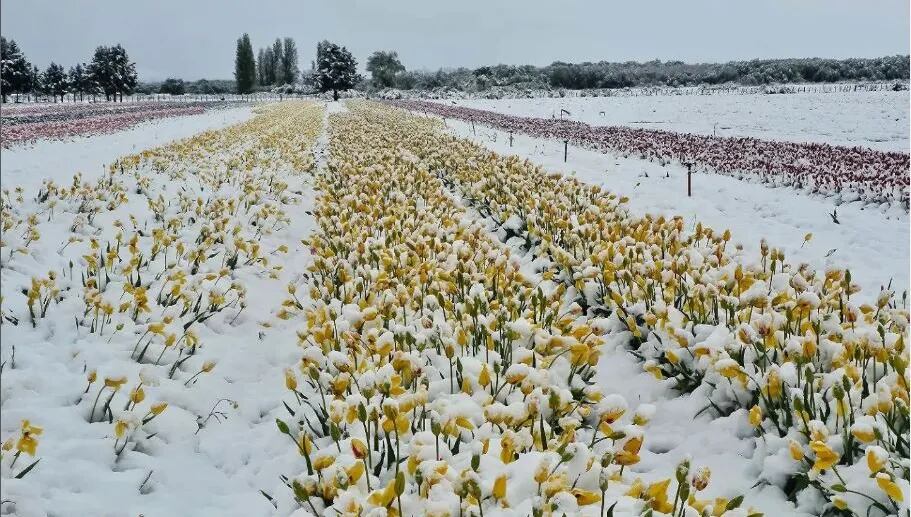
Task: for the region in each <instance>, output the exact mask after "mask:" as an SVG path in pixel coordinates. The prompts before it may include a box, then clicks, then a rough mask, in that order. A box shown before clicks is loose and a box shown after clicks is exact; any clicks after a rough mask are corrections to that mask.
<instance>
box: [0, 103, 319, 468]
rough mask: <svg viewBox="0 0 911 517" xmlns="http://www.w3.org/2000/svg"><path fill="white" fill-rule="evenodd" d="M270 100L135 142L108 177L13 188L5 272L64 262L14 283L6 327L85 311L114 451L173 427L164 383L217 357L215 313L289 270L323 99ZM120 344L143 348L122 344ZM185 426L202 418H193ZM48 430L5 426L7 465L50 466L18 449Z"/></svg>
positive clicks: (8, 275)
mask: <svg viewBox="0 0 911 517" xmlns="http://www.w3.org/2000/svg"><path fill="white" fill-rule="evenodd" d="M260 111H261V112H260V114H259V116H257V117H255V118H254V119H252V120H250V121H248V122H245V123H243V124H238V125H236V126H231V127H229V128H226V129H223V130H218V131H208V132H205V133H201V134H199V135H197V136H194V137H192V138H188V139H186V140H182V141H178V142H175V143H173V144H169V145H166V146H163V147H160V148H157V149H152V150H149V151H143V152H141V153H139V154H136V155H130V156H126V157H123V158H121V159H119V160H117V161H116V162H114V163H113V164H111V165H110V167H109V168H108V170H107V171H106V174H105V175H104V176H103V177H102V178H100V179H98V180H97V181H85V180H83V179H82V177H81V176H80V175H76V176H75V177H74V178H73V181H72V183H71V184H68V185H67V184H58V183H56V182H53V181H45V182H44V184H43V186H42V187H41V189H40V191H39V192H37V194H36V196H35V198H34V199H27V198H26V197H25V193H24V192H23V190H22V189H20V188H17V189H14V190H12V191H10V190H4V191H3V196H2V207H0V208H2V216H3V227H2V229H3V232H2V240H0V269H2V273H3V275H4V277H3V278H4V283H6V282H11V283H15V282H16V279H17V278H19V277H20V276H21V272H22V271H27V270H29V267H30V265H31V264H34V263H36V262H38V263H41V264H42V265H44V266H45V267H47V266H48V265H50V267H51V270H50V271H49V272H48V274H47V275H46V276H38V277H33V278H32V279H31V281H30V283H29V284H28V285H27V286H25V287H24V288H23V289H22V291H21V293H20V292H17V290H16V289H14V288H10V289H9V290H6V289H4V299H3V308H2V324H3V327H4V336H30V335H33V333H26V332H22V331H21V330H20V329H12V328H11V327H20V328H21V327H35V328H36V329H37V332H38V333H39V334H47V335H54V334H58V333H59V328H60V325H59V323H57V322H59V321H64V322H67V323H68V324H69V325H70V326H71V327H72V326H75V334H73V336H72V341H74V342H75V346H77V347H82V348H77V350H78V351H77V352H76V353H74V357H80V358H81V357H83V356H85V357H89V358H95V359H96V360H97V361H98V362H99V363H101V364H100V365H99V366H98V367H96V365H94V364H91V363H90V362H89V360H90V359H89V360H86V361H85V363H83V364H82V366H83V371H84V372H85V383H84V384H81V385H79V386H73V395H74V399H75V400H76V405H77V406H78V407H79V411H80V412H81V413H82V414H83V416H84V417H85V419H86V421H87V422H88V423H89V424H95V423H103V425H107V426H110V433H109V434H108V435H107V436H108V437H109V439H110V441H111V444H112V445H111V447H112V450H113V452H114V455H115V458H117V459H115V461H118V460H119V458H120V457H121V456H122V455H124V454H130V453H131V451H133V450H135V449H137V448H143V447H147V446H153V447H154V446H155V444H156V443H166V442H167V440H165V442H161V441H160V440H161V438H157V437H156V435H157V434H158V433H159V431H160V429H157V428H156V427H155V426H156V422H154V420H155V419H156V418H157V417H158V416H159V415H161V414H162V413H163V412H165V410H166V409H167V408H168V404H169V401H168V400H164V396H163V394H164V393H171V394H172V395H173V393H175V392H177V393H179V392H180V391H183V390H186V389H191V388H192V387H193V386H194V385H195V384H196V383H197V382H199V380H200V379H201V378H202V377H203V376H205V375H207V374H209V373H210V372H212V371H213V370H214V369H215V368H216V366H217V362H218V360H219V357H218V356H217V355H215V354H213V353H212V352H210V351H209V350H210V348H207V347H205V343H204V341H205V340H206V338H211V337H212V336H217V334H218V332H216V331H215V330H213V329H211V328H209V327H208V325H209V324H210V323H212V322H215V323H216V325H217V326H218V327H224V326H230V325H232V324H233V323H234V322H235V321H236V320H237V319H238V318H239V317H241V315H242V313H243V311H244V309H245V308H246V307H247V281H248V280H250V279H260V278H261V279H267V281H277V280H275V279H277V277H278V275H279V273H280V272H281V270H282V265H281V262H282V260H281V257H282V256H283V255H284V254H285V253H287V252H288V247H287V245H286V244H285V238H284V237H280V235H279V234H281V232H283V231H284V230H285V229H286V228H287V226H288V224H289V223H290V219H289V216H288V214H287V210H288V208H289V207H290V206H293V205H297V204H299V203H300V192H294V191H291V190H290V189H289V183H288V182H289V181H290V180H291V178H295V177H299V178H303V173H305V172H307V171H309V170H310V169H311V168H312V167H313V163H314V162H313V159H312V157H311V156H310V155H309V154H306V153H301V149H302V148H304V149H310V148H311V147H312V146H313V144H314V142H315V141H316V138H317V136H318V134H319V131H320V128H321V124H322V108H321V107H319V106H318V105H315V104H310V103H297V102H292V103H283V104H281V105H275V106H270V107H267V108H260ZM61 228H66V229H67V230H68V231H64V235H68V237H65V241H64V242H59V243H55V242H46V241H45V240H43V239H42V236H41V234H42V233H43V230H48V231H50V230H56V232H55V233H59V230H60V229H61ZM54 329H57V330H56V332H55V330H54ZM64 335H66V334H64ZM7 343H12V344H11V346H12V347H13V348H12V354H11V357H12V358H13V359H12V360H9V361H5V362H4V363H3V368H10V369H15V368H16V367H17V366H16V364H15V346H17V345H21V343H15V342H13V341H12V340H10V341H7V340H6V337H4V345H7ZM31 345H32V346H39V344H34V343H32V344H31ZM5 348H6V350H7V351H8V350H9V348H8V347H5ZM216 348H217V347H216ZM100 350H107V353H104V352H100ZM121 357H128V358H129V360H130V361H111V360H109V359H108V358H121ZM80 362H82V361H81V360H80ZM115 368H116V369H115ZM7 375H9V374H7ZM229 402H230V401H229ZM206 403H208V402H206ZM188 410H189V409H187V411H188ZM182 411H183V410H182ZM213 415H215V417H216V419H217V418H220V416H224V413H223V412H219V411H217V408H213V409H212V413H210V415H209V418H205V419H202V418H201V419H200V421H199V422H198V423H197V424H198V429H202V427H203V426H204V425H206V422H208V421H209V420H210V418H211V417H212V416H213ZM203 416H204V415H203ZM186 429H189V430H190V431H191V433H192V431H193V430H198V429H197V427H196V425H194V422H193V421H192V420H191V421H190V426H189V427H186ZM57 431H58V432H61V430H57ZM41 433H42V429H41V428H40V427H38V426H36V425H33V424H32V423H31V422H28V421H26V422H23V424H22V427H21V430H20V431H19V433H18V435H17V436H15V437H12V438H10V439H9V440H8V441H6V442H4V445H3V451H4V452H3V475H4V476H5V477H20V478H21V477H24V476H25V475H26V474H28V473H29V470H30V469H32V468H41V466H40V465H39V466H37V467H35V465H36V464H37V461H35V462H34V463H32V464H24V463H23V460H21V459H19V457H20V456H21V455H22V454H26V455H32V456H34V455H36V454H37V446H38V443H37V442H38V437H39V436H40V435H41ZM7 451H9V456H8V455H7ZM8 457H9V460H8V459H7V458H8ZM22 467H27V469H28V470H22ZM47 468H62V466H61V465H57V466H52V465H47Z"/></svg>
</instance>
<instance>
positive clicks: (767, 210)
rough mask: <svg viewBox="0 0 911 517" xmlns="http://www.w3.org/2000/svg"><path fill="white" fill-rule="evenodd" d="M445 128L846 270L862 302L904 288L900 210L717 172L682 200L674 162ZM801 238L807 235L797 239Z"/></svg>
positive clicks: (905, 251)
mask: <svg viewBox="0 0 911 517" xmlns="http://www.w3.org/2000/svg"><path fill="white" fill-rule="evenodd" d="M826 95H829V94H826ZM680 98H681V99H688V98H691V97H680ZM738 98H742V97H738ZM533 100H535V101H537V100H541V99H533ZM543 100H548V99H543ZM598 100H601V99H598ZM500 102H504V103H506V102H515V100H510V101H500ZM905 116H907V113H905ZM446 124H447V127H448V128H449V131H450V133H452V134H454V135H456V136H460V137H465V138H470V139H472V140H474V141H475V142H477V143H479V144H481V145H484V146H485V147H487V148H489V149H491V150H492V151H496V152H498V153H501V154H516V155H519V156H523V157H525V158H528V159H530V160H531V161H532V162H534V163H536V164H538V165H541V166H543V167H545V168H546V169H547V170H549V171H554V172H557V171H559V172H563V173H566V174H572V175H574V176H575V177H576V178H578V179H580V180H582V181H586V182H589V183H594V184H598V185H602V186H604V187H605V188H606V189H608V190H610V191H613V192H617V193H618V194H622V195H626V196H628V197H629V198H630V200H629V206H630V208H631V209H632V210H633V211H635V212H637V213H640V214H644V213H653V214H664V215H668V216H671V215H681V216H683V217H684V218H685V219H686V221H687V222H688V224H692V225H695V224H696V223H697V222H702V223H703V224H707V225H708V226H710V227H712V228H715V229H716V230H719V231H723V230H724V229H730V230H731V233H732V235H733V241H734V242H735V243H736V242H739V243H740V244H742V245H743V247H744V249H745V250H746V251H747V252H756V253H758V250H759V246H760V240H761V239H763V238H765V239H766V240H767V241H768V243H769V246H772V247H778V248H781V249H782V250H783V251H784V252H785V257H786V258H787V259H788V260H790V261H796V262H806V263H808V264H810V265H812V266H814V267H816V268H819V269H822V268H825V267H826V266H828V265H834V266H839V267H847V268H849V269H850V270H851V275H852V278H853V280H854V281H855V282H857V283H858V284H860V285H861V286H862V287H863V288H864V291H862V293H861V294H862V295H863V296H864V297H865V298H868V299H869V300H875V299H876V295H877V293H878V291H879V289H880V286H886V285H888V284H889V283H890V281H891V289H892V290H893V291H895V292H896V293H899V295H900V293H901V292H902V291H903V290H908V289H909V281H911V278H909V275H911V272H909V267H911V266H909V254H911V245H909V219H908V214H907V213H906V212H904V210H902V209H901V208H900V207H894V206H893V207H890V208H885V207H882V208H879V207H873V206H870V205H867V206H863V205H861V204H860V203H846V204H842V205H840V206H838V207H836V206H835V205H834V204H833V202H832V200H831V199H827V198H825V197H820V196H813V195H810V194H804V193H800V192H797V191H795V190H794V189H791V188H787V187H782V188H771V187H768V186H766V185H764V184H761V183H752V182H748V181H740V180H737V179H735V178H732V177H727V176H721V175H717V174H694V175H693V178H692V182H693V197H687V196H686V181H687V178H686V174H687V171H686V168H685V167H683V166H681V165H667V166H662V165H661V164H659V163H657V162H649V161H644V160H640V159H638V158H622V157H619V156H614V155H611V154H603V153H600V152H596V151H590V150H587V149H584V148H580V147H575V146H569V149H568V159H567V161H566V162H564V161H563V151H564V149H563V142H560V141H555V140H545V139H537V138H529V137H526V136H524V135H513V144H512V146H510V143H509V134H507V133H505V132H502V131H496V130H493V129H490V128H487V127H480V126H477V127H476V128H475V130H474V132H473V131H472V128H471V124H469V123H465V122H462V121H458V120H452V119H447V120H446ZM833 211H837V214H836V215H837V218H838V220H839V224H835V223H834V222H833V220H832V217H831V216H830V214H831V213H833ZM808 233H811V234H812V237H811V239H810V240H809V241H807V242H804V238H805V237H806V236H807V234H808ZM754 255H755V254H754Z"/></svg>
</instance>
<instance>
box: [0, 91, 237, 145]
mask: <svg viewBox="0 0 911 517" xmlns="http://www.w3.org/2000/svg"><path fill="white" fill-rule="evenodd" d="M241 105H243V103H242V102H214V101H212V102H167V103H159V102H146V103H127V104H124V103H81V102H80V103H76V102H72V103H60V104H57V103H54V104H22V105H13V106H4V108H3V111H2V114H0V121H2V126H0V144H2V147H3V148H11V147H15V146H22V145H28V144H29V143H30V142H36V141H41V140H66V139H72V138H74V137H80V136H89V135H96V134H109V133H116V132H119V131H122V130H124V129H127V128H130V127H132V126H135V125H137V124H141V123H143V122H147V121H150V120H156V119H161V118H170V117H181V116H187V115H200V114H202V113H205V112H206V111H211V110H219V109H228V108H231V107H232V106H241Z"/></svg>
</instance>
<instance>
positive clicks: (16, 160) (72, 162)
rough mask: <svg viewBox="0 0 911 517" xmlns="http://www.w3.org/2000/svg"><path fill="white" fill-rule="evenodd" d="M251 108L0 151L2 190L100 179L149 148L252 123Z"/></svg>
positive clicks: (219, 111) (145, 123)
mask: <svg viewBox="0 0 911 517" xmlns="http://www.w3.org/2000/svg"><path fill="white" fill-rule="evenodd" d="M252 109H253V108H251V107H249V106H247V107H242V108H232V109H226V110H215V111H209V112H206V113H202V114H200V115H190V116H185V117H174V118H166V119H159V120H154V121H150V122H144V123H142V124H139V125H137V126H134V127H131V128H129V129H127V130H124V131H120V132H117V133H111V134H102V135H95V136H89V137H75V138H71V139H69V140H40V141H37V142H34V143H31V144H27V145H22V146H16V147H13V148H10V149H0V161H2V164H3V165H2V171H0V172H2V181H3V187H4V188H10V187H17V186H19V187H22V188H23V189H24V190H26V191H28V192H32V191H34V190H35V189H37V188H38V187H40V186H41V183H42V182H43V181H44V180H45V179H53V180H55V181H57V182H67V181H70V180H72V177H73V174H75V173H77V172H80V173H82V177H83V179H85V180H93V179H97V178H98V177H100V176H101V175H102V174H104V172H105V171H104V167H105V165H107V164H110V163H111V162H113V161H114V160H116V159H117V158H120V157H121V156H124V155H127V154H131V153H136V152H139V151H142V150H144V149H151V148H152V147H156V146H158V145H163V144H166V143H168V142H172V141H174V140H178V139H181V138H186V137H189V136H192V135H194V134H196V133H199V132H201V131H206V130H209V129H218V128H221V127H225V126H229V125H231V124H236V123H238V122H242V121H244V120H246V119H248V118H250V116H251V114H252Z"/></svg>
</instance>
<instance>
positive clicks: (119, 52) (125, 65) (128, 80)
mask: <svg viewBox="0 0 911 517" xmlns="http://www.w3.org/2000/svg"><path fill="white" fill-rule="evenodd" d="M110 52H111V54H110V55H111V60H112V61H113V63H112V69H113V71H114V76H113V77H112V83H113V85H114V91H115V92H116V93H118V94H119V95H120V101H121V102H123V94H124V93H126V94H127V95H129V94H131V93H133V91H134V90H135V89H136V84H137V79H138V77H137V75H136V63H132V62H130V58H129V56H127V51H126V49H124V48H123V47H122V46H121V45H120V44H119V43H118V44H117V45H114V46H113V47H111V51H110Z"/></svg>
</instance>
